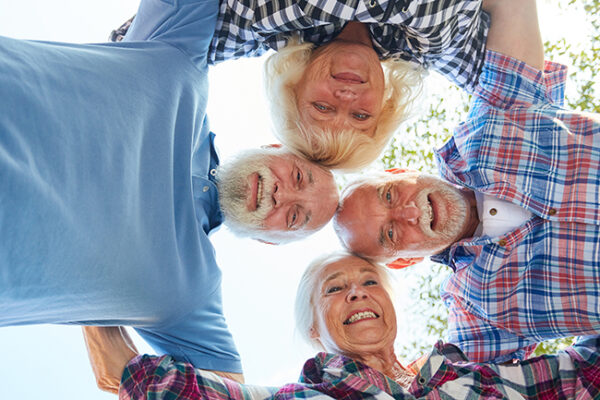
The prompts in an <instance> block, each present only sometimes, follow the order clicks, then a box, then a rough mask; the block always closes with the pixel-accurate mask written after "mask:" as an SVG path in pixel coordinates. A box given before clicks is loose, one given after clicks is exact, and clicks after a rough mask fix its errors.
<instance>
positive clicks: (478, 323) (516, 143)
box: [334, 0, 600, 363]
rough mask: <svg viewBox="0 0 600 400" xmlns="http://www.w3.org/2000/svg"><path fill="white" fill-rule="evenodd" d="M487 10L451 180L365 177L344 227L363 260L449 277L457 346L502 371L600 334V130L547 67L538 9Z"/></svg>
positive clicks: (445, 290)
mask: <svg viewBox="0 0 600 400" xmlns="http://www.w3.org/2000/svg"><path fill="white" fill-rule="evenodd" d="M513 3H514V4H513ZM483 7H484V9H485V10H486V11H488V12H489V13H490V15H491V28H490V32H489V35H488V39H487V52H486V60H485V62H484V66H483V69H482V72H481V75H480V78H479V84H478V86H477V87H476V89H475V92H474V98H473V102H472V104H471V111H470V114H469V116H468V119H467V121H465V122H464V123H463V124H461V125H460V126H459V127H458V128H456V130H455V132H454V134H453V136H452V137H451V138H450V140H449V141H448V142H447V143H446V144H445V145H444V146H443V147H442V148H441V149H439V150H438V151H437V152H436V158H437V162H438V165H439V170H440V174H441V175H442V179H443V180H442V179H439V178H434V177H428V176H425V175H423V174H419V173H415V172H406V171H395V172H396V174H386V175H382V176H379V177H375V178H373V177H367V178H364V179H363V180H362V181H360V182H357V183H354V184H351V185H350V186H349V187H348V188H347V189H346V190H345V191H344V192H343V194H342V201H341V203H340V208H339V209H338V212H337V214H336V216H335V217H334V221H335V223H334V224H335V228H336V231H337V233H338V236H339V238H340V240H341V241H342V243H343V244H344V245H345V246H346V247H347V248H348V249H349V250H351V251H353V252H355V253H356V254H358V255H362V256H364V257H368V258H371V259H375V260H378V261H383V262H391V264H390V266H393V267H396V268H401V267H403V266H407V265H411V264H414V263H416V262H420V261H422V259H423V258H422V257H425V256H430V255H433V257H432V259H433V260H434V261H437V262H440V263H443V264H446V265H448V266H450V267H451V268H452V270H453V271H454V273H453V274H451V275H450V277H449V278H448V279H447V280H446V281H445V282H444V284H443V285H442V288H441V291H442V299H443V300H444V302H445V304H446V306H447V307H448V308H449V316H448V340H449V341H450V342H452V343H455V344H457V345H458V346H460V347H461V350H463V352H464V353H465V354H466V355H467V357H468V358H469V360H471V361H474V362H490V361H491V362H498V363H502V362H509V361H512V360H515V359H524V358H526V357H527V356H528V355H529V354H530V353H531V352H532V351H533V350H534V349H535V346H536V344H537V343H538V342H540V341H542V340H546V339H552V338H557V337H566V336H579V335H591V334H598V333H600V284H599V282H600V175H599V174H598V171H600V120H599V119H598V116H597V115H592V114H586V113H580V112H575V111H571V110H567V109H564V108H563V107H562V105H563V103H564V89H565V87H564V86H565V80H566V77H567V74H566V67H565V66H564V65H560V64H557V63H553V62H550V61H546V62H544V59H543V46H542V41H541V36H540V32H539V27H538V24H537V11H536V6H535V1H534V0H531V1H529V0H527V1H521V0H518V1H517V0H516V1H514V2H512V1H507V0H502V1H498V0H488V1H484V2H483ZM515 10H519V12H518V13H516V12H515ZM394 260H395V261H394Z"/></svg>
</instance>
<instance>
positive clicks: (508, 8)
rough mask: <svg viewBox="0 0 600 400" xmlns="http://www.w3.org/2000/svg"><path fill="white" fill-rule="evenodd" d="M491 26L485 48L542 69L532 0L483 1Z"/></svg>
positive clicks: (534, 7) (542, 56)
mask: <svg viewBox="0 0 600 400" xmlns="http://www.w3.org/2000/svg"><path fill="white" fill-rule="evenodd" d="M483 9H484V10H485V11H487V12H488V13H489V14H490V17H491V26H490V31H489V33H488V37H487V49H488V50H493V51H495V52H498V53H502V54H504V55H507V56H510V57H513V58H516V59H518V60H521V61H523V62H525V63H527V64H529V65H531V66H532V67H534V68H537V69H539V70H543V69H544V46H543V43H542V37H541V34H540V26H539V23H538V15H537V8H536V4H535V0H483Z"/></svg>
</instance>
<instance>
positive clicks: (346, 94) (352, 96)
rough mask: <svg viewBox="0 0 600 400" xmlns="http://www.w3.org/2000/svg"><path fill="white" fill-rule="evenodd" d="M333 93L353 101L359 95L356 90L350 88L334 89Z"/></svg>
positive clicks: (340, 97)
mask: <svg viewBox="0 0 600 400" xmlns="http://www.w3.org/2000/svg"><path fill="white" fill-rule="evenodd" d="M333 95H334V96H335V97H337V98H338V99H340V100H342V101H353V100H356V98H357V97H358V95H357V94H356V93H355V92H354V91H352V90H350V89H348V88H344V89H336V90H334V92H333Z"/></svg>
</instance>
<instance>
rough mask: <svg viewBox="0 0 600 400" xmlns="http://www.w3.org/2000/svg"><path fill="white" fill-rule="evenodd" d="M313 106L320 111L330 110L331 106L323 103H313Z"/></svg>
mask: <svg viewBox="0 0 600 400" xmlns="http://www.w3.org/2000/svg"><path fill="white" fill-rule="evenodd" d="M313 107H314V108H316V109H317V110H319V111H327V110H329V108H328V107H327V106H325V105H323V104H319V103H313Z"/></svg>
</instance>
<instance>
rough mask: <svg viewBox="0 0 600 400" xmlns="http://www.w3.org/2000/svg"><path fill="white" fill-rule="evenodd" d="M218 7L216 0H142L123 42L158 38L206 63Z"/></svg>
mask: <svg viewBox="0 0 600 400" xmlns="http://www.w3.org/2000/svg"><path fill="white" fill-rule="evenodd" d="M218 8H219V2H218V1H214V0H196V1H181V0H179V1H175V0H142V2H141V3H140V7H139V9H138V12H137V14H136V16H135V18H134V20H133V22H132V24H131V27H130V28H129V30H128V32H127V34H126V35H125V38H124V39H123V41H147V40H159V41H162V42H165V43H168V44H170V45H172V46H174V47H176V48H178V49H179V50H181V51H183V52H184V53H185V54H187V55H188V56H189V57H190V59H191V60H192V62H193V63H194V64H196V65H197V66H205V65H206V58H207V53H208V46H209V44H210V41H211V40H212V37H213V34H214V30H215V26H216V20H217V13H218Z"/></svg>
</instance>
